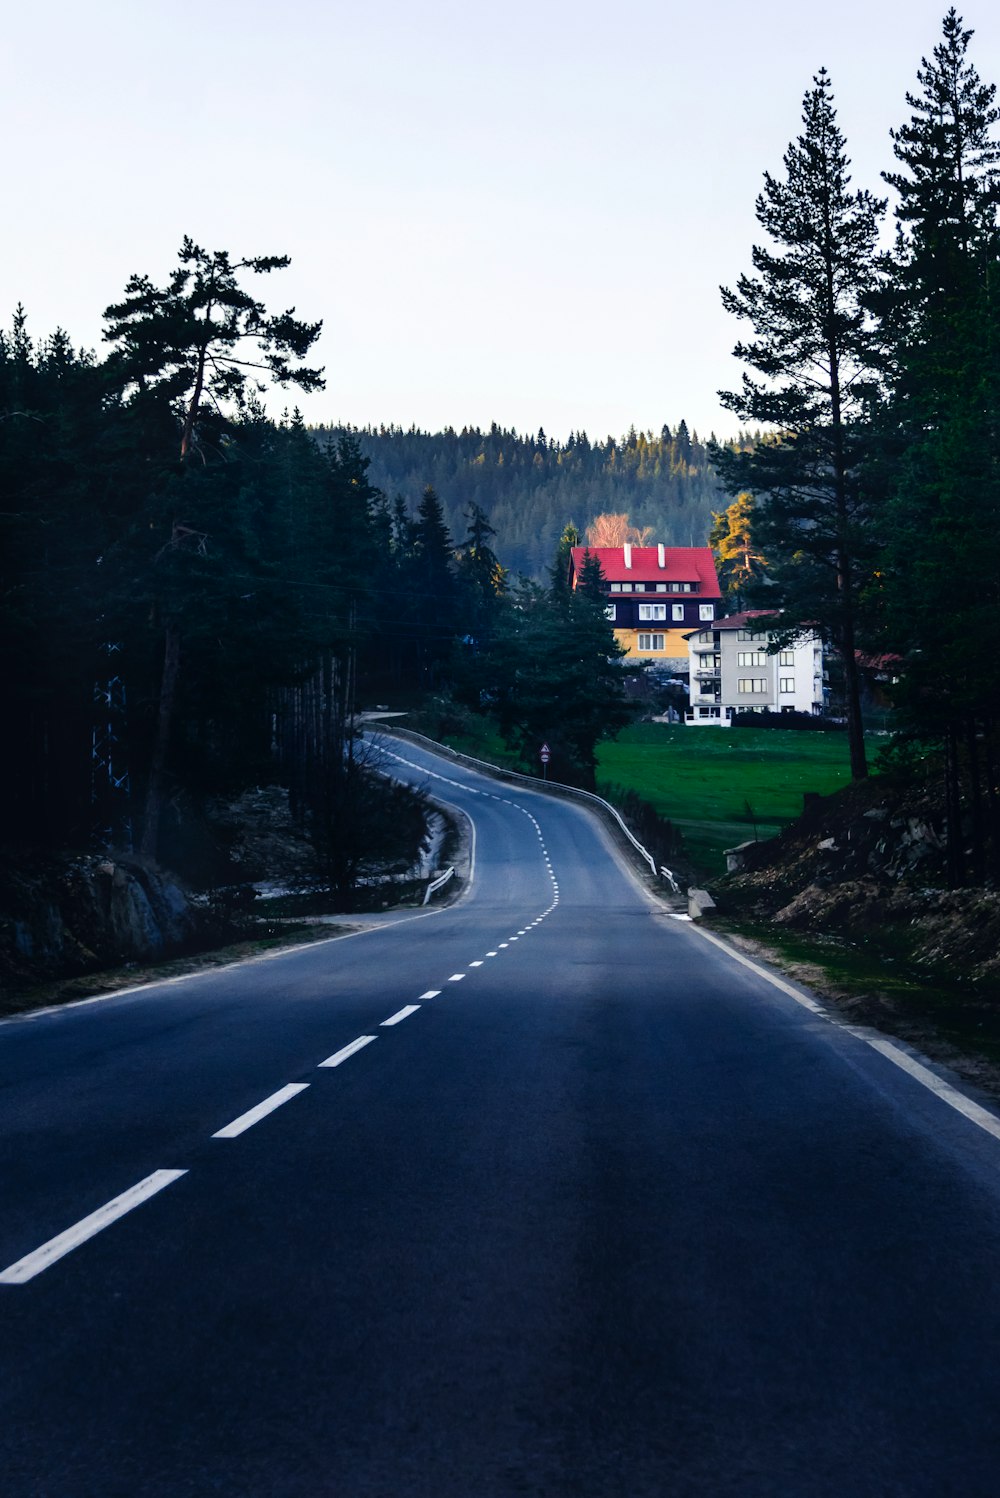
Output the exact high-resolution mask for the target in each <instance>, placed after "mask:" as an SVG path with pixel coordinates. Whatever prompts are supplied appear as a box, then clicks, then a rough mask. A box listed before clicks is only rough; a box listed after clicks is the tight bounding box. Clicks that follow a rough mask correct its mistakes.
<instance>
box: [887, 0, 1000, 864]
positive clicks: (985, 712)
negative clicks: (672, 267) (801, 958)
mask: <svg viewBox="0 0 1000 1498" xmlns="http://www.w3.org/2000/svg"><path fill="white" fill-rule="evenodd" d="M972 35H973V33H972V32H971V31H968V30H965V29H963V26H962V20H961V17H960V16H958V15H957V14H956V12H955V10H954V8H952V9H951V10H949V11H948V13H947V15H946V16H945V18H944V22H943V26H942V39H941V41H940V42H939V44H938V45H937V47H935V49H934V52H933V54H932V57H931V58H930V60H928V59H927V58H924V59H922V62H921V67H920V69H919V70H918V73H917V79H918V82H919V85H920V89H919V92H918V93H915V94H908V95H907V104H908V105H909V107H910V109H911V111H912V113H911V116H910V118H909V120H908V121H907V122H906V123H905V124H904V125H902V126H901V127H900V128H899V129H898V130H895V131H893V146H894V151H895V155H896V159H897V162H898V167H897V169H896V170H895V171H893V172H889V173H886V174H885V177H886V181H887V182H889V183H890V185H891V186H892V187H893V188H894V189H895V190H896V192H897V193H898V194H899V201H898V204H897V207H896V216H897V221H898V235H897V241H896V245H895V248H894V250H893V252H892V253H891V255H890V256H889V257H888V259H887V266H888V270H889V291H888V294H887V295H886V296H885V297H884V298H883V299H882V300H881V302H880V304H879V306H880V310H881V312H882V314H883V326H884V331H885V336H886V342H887V346H888V348H889V352H890V355H891V369H892V383H891V390H890V400H889V403H888V407H887V412H886V419H885V421H884V423H883V437H884V439H885V449H884V467H885V468H886V469H887V471H888V488H889V498H888V516H889V524H888V525H887V527H886V545H885V548H884V552H883V568H882V587H881V603H882V609H883V622H884V626H885V633H886V645H887V647H888V648H890V649H892V650H894V651H896V652H897V653H898V654H899V655H901V656H902V657H903V658H904V662H905V665H904V669H903V672H902V682H901V686H900V690H899V705H900V708H901V710H902V712H903V715H904V721H905V722H907V723H908V725H909V726H910V727H911V728H912V729H913V730H915V731H916V732H918V733H920V734H922V735H923V736H924V737H925V738H932V737H934V738H939V739H940V740H941V741H942V742H943V744H944V747H945V751H946V753H945V758H946V764H947V771H948V773H947V786H948V799H949V826H950V829H951V833H952V834H953V835H950V836H949V862H950V876H951V879H952V882H953V883H960V882H962V880H963V879H964V878H965V877H966V876H967V874H968V873H970V872H971V873H972V874H973V875H974V877H981V876H982V873H983V866H984V851H983V839H982V833H983V828H984V825H985V823H986V820H987V819H986V817H985V816H984V815H983V814H982V807H981V806H980V805H979V804H978V803H979V801H980V800H982V799H983V798H985V799H987V800H988V801H989V802H990V806H991V813H992V815H991V820H992V821H993V824H994V825H993V853H994V857H995V858H996V859H997V861H998V867H1000V807H998V805H997V798H996V796H995V794H994V786H995V779H996V777H995V774H994V773H993V771H992V769H991V768H990V763H989V762H990V759H991V758H992V757H993V756H995V755H996V754H997V750H998V746H997V743H996V733H997V726H998V725H997V721H996V715H995V704H996V703H997V702H998V701H1000V665H998V657H997V652H996V650H995V648H994V643H993V640H994V635H995V621H996V618H997V615H998V612H1000V582H998V573H997V568H996V565H995V560H994V557H993V553H992V549H991V547H990V546H989V544H988V543H987V538H992V537H993V536H994V535H996V533H997V531H998V529H1000V472H998V466H1000V307H998V303H997V287H998V285H1000V233H998V224H997V204H998V175H997V169H998V163H1000V143H998V140H997V126H998V123H1000V109H998V108H997V104H996V89H995V86H994V85H992V84H990V85H986V84H984V83H983V82H982V80H981V79H980V76H979V74H978V72H977V71H976V69H975V67H974V66H973V64H972V62H971V61H970V59H969V43H970V40H971V38H972ZM984 543H987V544H984ZM963 741H964V751H963ZM981 744H982V745H983V746H984V747H985V751H986V763H985V764H983V763H982V762H981V755H982V749H981V747H980V746H981ZM963 752H964V759H965V763H966V769H965V774H964V777H963V776H961V775H960V772H959V763H960V759H961V758H962V756H963ZM963 778H964V780H965V781H966V783H967V784H969V785H970V787H971V794H972V796H973V807H972V813H973V814H972V816H971V818H970V822H971V834H970V835H971V839H972V846H973V865H974V868H973V869H972V870H967V869H965V868H964V867H963V865H964V849H965V845H966V839H965V836H964V834H962V833H961V820H962V818H961V812H960V805H959V797H960V782H961V780H962V779H963ZM981 778H982V780H983V789H982V792H981V791H980V779H981Z"/></svg>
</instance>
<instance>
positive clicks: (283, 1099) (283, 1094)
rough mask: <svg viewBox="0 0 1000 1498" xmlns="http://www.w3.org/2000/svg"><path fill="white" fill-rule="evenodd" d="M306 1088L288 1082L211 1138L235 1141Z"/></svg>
mask: <svg viewBox="0 0 1000 1498" xmlns="http://www.w3.org/2000/svg"><path fill="white" fill-rule="evenodd" d="M308 1086H309V1083H308V1082H289V1083H288V1085H287V1086H286V1087H279V1088H278V1091H277V1092H272V1093H271V1096H270V1097H266V1098H265V1099H264V1101H263V1102H261V1103H258V1104H257V1105H256V1107H254V1108H249V1109H247V1111H246V1113H241V1114H240V1116H239V1118H234V1119H233V1121H232V1123H228V1124H226V1126H225V1128H224V1129H216V1131H215V1133H214V1134H213V1135H212V1138H213V1139H235V1138H236V1137H237V1136H238V1135H239V1134H243V1133H245V1132H246V1130H247V1129H252V1128H253V1126H254V1124H255V1123H259V1122H260V1120H261V1119H262V1118H266V1117H267V1115H268V1114H269V1113H273V1112H274V1110H275V1108H280V1107H281V1105H282V1104H283V1103H288V1102H290V1101H291V1099H292V1098H293V1097H297V1096H298V1094H299V1093H300V1092H305V1090H306V1088H307V1087H308Z"/></svg>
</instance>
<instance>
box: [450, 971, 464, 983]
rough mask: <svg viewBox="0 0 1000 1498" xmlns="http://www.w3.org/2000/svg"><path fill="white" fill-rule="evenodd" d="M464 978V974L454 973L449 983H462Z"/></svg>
mask: <svg viewBox="0 0 1000 1498" xmlns="http://www.w3.org/2000/svg"><path fill="white" fill-rule="evenodd" d="M464 977H465V974H464V973H452V975H451V977H450V978H449V979H448V982H449V983H461V981H462V979H463V978H464Z"/></svg>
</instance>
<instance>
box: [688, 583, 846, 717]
mask: <svg viewBox="0 0 1000 1498" xmlns="http://www.w3.org/2000/svg"><path fill="white" fill-rule="evenodd" d="M759 619H760V613H759V612H757V613H753V612H750V613H745V614H733V615H731V616H730V617H729V618H728V619H717V620H716V621H715V623H714V624H713V625H712V626H711V628H709V629H703V630H700V631H698V632H697V633H695V634H689V635H688V636H687V642H688V657H689V660H690V663H691V678H690V679H691V690H690V698H691V701H690V707H689V708H688V711H687V713H686V714H685V718H684V721H685V722H686V723H691V724H694V725H696V726H698V725H701V726H708V727H716V728H720V727H721V728H728V727H729V726H730V724H731V723H732V720H733V717H734V715H735V714H736V713H740V712H758V713H760V712H770V713H781V712H786V713H793V712H797V713H820V712H822V711H823V700H824V698H823V682H824V672H823V644H822V641H821V640H820V638H819V636H818V635H815V634H812V633H810V634H805V635H800V636H799V637H798V638H797V639H796V640H795V641H794V642H793V643H792V644H791V645H788V646H786V647H785V648H784V649H782V650H777V651H775V652H774V653H773V654H772V653H771V652H770V650H769V646H770V644H771V636H770V634H769V633H768V632H767V631H766V630H762V629H761V628H760V627H759V622H758V621H759Z"/></svg>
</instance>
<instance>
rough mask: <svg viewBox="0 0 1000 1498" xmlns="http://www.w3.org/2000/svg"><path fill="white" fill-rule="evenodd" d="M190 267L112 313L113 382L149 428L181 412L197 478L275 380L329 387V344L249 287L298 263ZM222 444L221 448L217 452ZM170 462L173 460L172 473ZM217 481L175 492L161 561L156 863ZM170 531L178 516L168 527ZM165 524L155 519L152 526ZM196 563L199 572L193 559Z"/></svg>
mask: <svg viewBox="0 0 1000 1498" xmlns="http://www.w3.org/2000/svg"><path fill="white" fill-rule="evenodd" d="M178 259H179V264H178V266H177V268H176V269H175V270H174V272H173V274H172V275H171V277H170V279H169V281H168V283H167V285H166V286H165V287H157V286H155V285H154V283H153V282H152V281H151V280H150V278H149V277H148V276H140V275H134V276H132V277H131V278H130V279H129V281H128V284H127V285H126V288H125V296H124V299H123V300H122V301H121V302H117V303H113V304H112V305H111V306H109V307H108V308H107V310H106V311H105V314H104V315H105V320H106V323H107V326H106V329H105V334H104V336H105V339H106V341H107V342H109V343H111V344H112V345H113V346H114V353H113V354H112V356H111V358H110V359H109V361H108V366H107V368H108V373H109V375H110V377H111V379H112V381H113V382H114V385H115V387H116V389H117V391H118V393H119V395H120V396H121V397H123V398H125V399H126V400H128V402H129V404H130V405H131V407H132V408H133V409H134V412H135V414H136V416H137V417H138V419H139V422H140V423H143V424H144V423H145V422H146V421H147V419H148V412H149V410H150V408H151V407H152V409H153V410H154V411H156V410H160V409H163V408H164V407H165V406H166V407H167V408H169V409H170V410H171V411H172V412H173V413H174V414H175V417H176V420H177V424H178V427H179V441H178V450H177V455H178V457H179V460H180V464H181V467H182V470H183V471H184V472H185V473H186V475H187V476H189V477H190V475H191V474H192V472H194V471H196V470H195V463H194V460H197V463H198V465H199V466H204V465H207V464H208V463H209V461H210V460H211V459H212V458H217V457H219V456H223V457H224V456H225V454H224V450H223V448H222V444H221V443H220V441H219V440H218V439H219V435H220V426H221V424H220V413H223V412H224V411H225V409H226V408H227V407H229V408H230V409H233V408H235V410H236V411H237V412H243V411H246V410H248V409H249V407H250V403H251V401H252V399H253V397H254V396H255V394H256V392H257V391H259V390H262V389H263V388H264V383H263V381H264V380H267V381H273V382H275V383H277V384H280V385H287V384H295V385H298V386H299V387H300V388H301V389H303V390H316V389H320V388H322V385H323V378H322V371H320V370H318V369H313V368H310V367H308V366H306V365H304V364H302V363H301V361H302V360H303V359H304V358H305V356H306V355H307V354H308V352H309V349H310V348H311V347H312V345H313V343H314V342H315V341H316V339H317V338H318V336H319V333H320V328H321V324H320V323H304V322H301V321H300V320H299V319H297V318H296V317H295V316H294V309H293V310H292V311H288V312H283V313H279V314H276V315H268V313H267V311H266V308H265V306H264V304H263V303H262V302H260V301H257V300H256V299H255V298H254V297H253V296H251V295H250V293H249V292H248V291H247V290H246V289H245V287H244V286H243V285H242V284H241V278H245V275H246V274H247V273H249V274H251V275H267V274H270V273H271V272H272V271H275V270H280V269H283V268H284V267H285V266H287V265H288V263H289V261H288V258H287V256H278V255H263V256H253V257H249V258H247V259H242V260H233V259H232V258H231V257H230V255H229V254H228V252H227V251H225V250H216V251H211V252H210V251H207V250H204V249H203V248H202V247H201V246H200V245H196V244H195V243H194V242H193V241H192V240H191V239H189V238H187V237H185V239H184V241H183V243H182V245H181V249H180V251H179V255H178ZM210 437H211V438H212V439H215V440H212V441H210ZM169 461H170V455H169V454H168V453H166V452H164V453H163V454H161V458H160V462H161V473H162V472H163V470H164V469H165V468H166V467H167V466H168V465H169ZM204 479H205V475H204V474H203V473H199V474H198V483H197V484H195V483H193V482H191V483H184V484H178V483H176V482H173V483H171V484H170V486H169V488H168V489H167V490H166V493H167V494H168V495H169V497H170V501H171V510H172V513H171V515H170V518H169V522H168V527H169V528H168V531H167V535H166V537H165V538H163V540H162V544H161V546H160V547H159V549H158V550H157V552H156V554H155V559H154V558H151V561H153V560H155V563H156V564H158V573H159V577H160V580H161V582H162V587H161V588H160V589H159V590H158V597H157V600H156V604H155V608H156V612H157V614H158V615H159V617H160V620H161V623H162V629H163V641H164V648H163V670H162V675H161V680H160V688H159V695H158V703H157V713H156V726H155V730H154V732H153V736H152V745H151V749H150V755H149V768H148V774H147V777H146V806H145V814H144V817H143V833H142V845H141V846H142V851H143V852H144V853H146V854H148V855H150V856H155V853H156V850H157V843H158V838H159V827H160V815H161V811H162V807H163V803H164V797H165V793H166V775H167V766H168V758H169V752H170V739H171V733H172V727H173V721H174V716H175V710H176V705H177V699H178V691H179V687H180V681H181V662H182V647H183V639H184V631H185V628H186V627H188V626H187V625H186V623H185V621H186V620H190V618H191V616H192V613H194V614H196V611H197V608H198V601H197V598H198V591H199V584H198V581H197V579H193V582H194V586H193V588H192V587H188V586H187V584H186V578H187V574H188V572H192V573H198V572H199V570H200V559H201V558H203V557H204V556H205V553H206V548H207V536H208V529H209V528H208V524H207V522H206V520H205V517H204V516H201V517H199V515H198V508H199V505H200V504H203V503H204V502H205V500H206V499H207V498H208V496H209V493H210V486H208V485H206V483H205V481H204ZM157 518H158V519H159V521H160V523H161V524H162V523H163V521H164V519H165V518H166V517H164V516H159V517H157ZM152 519H153V517H151V520H152ZM192 558H193V559H194V560H193V561H190V559H192Z"/></svg>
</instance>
